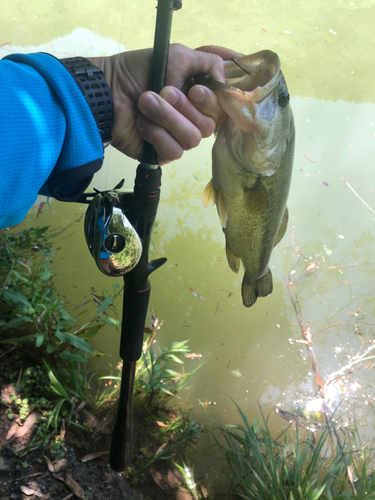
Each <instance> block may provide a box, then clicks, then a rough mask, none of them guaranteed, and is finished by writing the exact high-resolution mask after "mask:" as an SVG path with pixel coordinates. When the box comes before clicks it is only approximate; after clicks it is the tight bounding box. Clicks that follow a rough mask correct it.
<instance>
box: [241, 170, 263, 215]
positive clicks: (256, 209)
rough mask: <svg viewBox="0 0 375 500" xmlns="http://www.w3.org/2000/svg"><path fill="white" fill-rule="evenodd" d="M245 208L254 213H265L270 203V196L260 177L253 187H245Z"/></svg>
mask: <svg viewBox="0 0 375 500" xmlns="http://www.w3.org/2000/svg"><path fill="white" fill-rule="evenodd" d="M243 202H244V207H245V210H247V211H248V212H251V213H252V214H259V213H263V212H265V211H266V210H267V208H268V205H269V197H268V193H267V190H266V188H265V187H264V185H263V183H262V181H261V179H260V177H258V180H257V183H256V184H255V186H254V187H253V188H249V187H245V188H244V190H243Z"/></svg>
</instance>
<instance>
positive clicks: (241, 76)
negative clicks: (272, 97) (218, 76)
mask: <svg viewBox="0 0 375 500" xmlns="http://www.w3.org/2000/svg"><path fill="white" fill-rule="evenodd" d="M224 69H225V79H226V82H227V84H226V85H225V84H223V85H222V86H221V88H220V91H221V92H222V93H223V94H225V95H226V96H228V97H232V98H234V99H236V100H237V101H239V102H240V103H241V104H245V101H248V102H249V101H251V102H252V103H253V104H259V103H260V102H261V101H263V100H264V99H265V98H266V97H267V96H268V95H269V94H270V93H271V92H272V90H273V89H274V88H275V86H276V84H277V81H278V79H279V75H280V59H279V56H278V55H277V54H275V52H272V51H271V50H262V51H260V52H256V53H255V54H251V55H248V56H243V57H239V58H238V59H232V60H231V61H224Z"/></svg>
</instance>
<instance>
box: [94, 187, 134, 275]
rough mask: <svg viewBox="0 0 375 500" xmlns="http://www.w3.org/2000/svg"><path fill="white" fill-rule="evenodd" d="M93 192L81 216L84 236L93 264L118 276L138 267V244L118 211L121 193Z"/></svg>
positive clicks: (131, 227) (131, 228) (127, 222)
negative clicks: (83, 218) (83, 216)
mask: <svg viewBox="0 0 375 500" xmlns="http://www.w3.org/2000/svg"><path fill="white" fill-rule="evenodd" d="M122 184H123V181H122V182H121V183H120V184H118V185H117V186H116V187H115V188H114V189H113V190H112V191H106V192H103V193H101V192H99V191H96V192H97V195H96V196H95V197H94V198H93V199H92V200H91V202H90V203H89V206H88V208H87V211H86V215H85V225H84V230H85V237H86V242H87V246H88V247H89V250H90V253H91V255H92V256H93V258H94V260H95V262H96V265H97V266H98V268H99V269H100V271H101V272H102V273H104V274H105V275H107V276H122V275H124V274H126V273H128V272H129V271H131V270H132V269H134V267H135V266H136V265H137V264H138V262H139V259H140V258H141V255H142V242H141V240H140V238H139V236H138V233H137V231H136V230H135V229H134V227H133V226H132V225H131V223H130V222H129V220H128V219H127V217H126V216H125V214H124V212H123V210H122V208H121V194H120V193H119V192H118V191H116V189H117V188H119V187H121V186H122Z"/></svg>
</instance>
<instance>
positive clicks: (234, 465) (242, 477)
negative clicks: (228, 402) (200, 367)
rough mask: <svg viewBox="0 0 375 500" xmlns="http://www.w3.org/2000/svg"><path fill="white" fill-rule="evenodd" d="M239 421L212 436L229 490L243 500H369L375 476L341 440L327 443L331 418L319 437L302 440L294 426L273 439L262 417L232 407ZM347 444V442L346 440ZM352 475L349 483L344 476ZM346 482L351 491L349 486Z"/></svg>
mask: <svg viewBox="0 0 375 500" xmlns="http://www.w3.org/2000/svg"><path fill="white" fill-rule="evenodd" d="M236 406H237V410H238V413H239V414H240V417H241V419H242V424H238V425H226V426H222V427H220V428H219V429H218V433H216V434H214V439H215V442H216V445H217V446H218V447H219V449H220V451H221V452H222V454H223V457H224V458H225V464H226V475H227V477H228V479H229V480H230V482H231V492H232V493H233V494H234V495H235V496H236V497H238V498H244V499H248V500H318V499H323V498H327V499H329V500H339V499H342V500H344V499H349V498H353V499H354V498H355V499H357V500H359V499H364V498H375V474H373V475H372V476H368V475H367V472H366V468H367V465H368V460H369V457H368V459H367V460H366V459H365V456H364V455H363V452H362V455H361V454H360V450H358V449H357V448H354V449H353V446H352V445H353V443H352V442H350V441H343V444H342V446H341V447H337V446H336V447H335V446H333V445H332V446H331V441H330V433H331V430H332V426H333V418H332V419H331V420H330V421H329V422H328V424H327V425H326V426H325V427H323V429H322V431H321V432H320V433H319V437H317V436H315V434H313V433H311V434H310V436H309V437H308V438H307V439H305V438H304V437H302V436H301V434H300V431H299V427H298V425H297V426H296V433H295V436H293V438H292V437H291V436H290V435H289V434H288V432H286V433H285V435H284V439H283V441H282V442H281V443H279V442H276V441H275V440H274V439H273V438H272V436H271V433H270V430H269V428H268V419H266V418H265V417H264V415H263V413H262V418H263V421H262V423H261V422H259V421H254V422H253V423H252V424H250V423H249V422H248V420H247V418H246V416H245V415H244V413H243V412H242V410H241V409H240V407H239V406H238V405H236ZM348 442H349V444H348ZM351 473H352V476H356V479H355V480H354V479H353V477H352V478H351V481H350V480H349V479H350V478H349V479H348V475H349V476H350V474H351ZM350 482H352V489H351V488H350Z"/></svg>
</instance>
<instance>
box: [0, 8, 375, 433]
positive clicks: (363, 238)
mask: <svg viewBox="0 0 375 500" xmlns="http://www.w3.org/2000/svg"><path fill="white" fill-rule="evenodd" d="M155 4H156V2H155V1H154V0H147V1H145V2H129V1H126V0H125V1H124V0H117V1H116V0H115V1H111V2H109V1H104V2H103V0H101V1H98V0H94V1H90V2H84V1H74V2H73V1H71V0H59V2H51V1H50V0H48V1H47V0H35V1H34V2H26V1H24V0H19V1H17V2H8V3H7V4H6V5H3V7H2V15H1V19H0V27H1V29H0V33H1V37H2V39H1V40H0V43H4V45H1V47H0V57H4V56H5V55H7V54H9V53H12V52H34V51H44V52H50V53H52V54H54V55H56V56H57V57H68V56H74V55H82V56H98V55H111V54H114V53H117V52H119V51H122V50H131V49H137V48H144V47H149V46H152V43H153V34H154V24H155V15H156V10H155ZM374 22H375V0H362V1H354V2H351V1H350V0H337V1H332V2H326V1H323V0H319V1H315V2H307V1H299V2H295V1H291V0H287V1H286V0H284V1H281V0H269V1H267V0H259V1H258V0H254V1H248V2H244V1H243V0H242V1H239V0H232V1H231V2H230V3H228V2H224V1H223V0H206V1H205V2H202V1H199V0H185V1H184V2H183V9H182V10H181V11H179V12H177V13H175V15H174V19H173V27H172V42H180V43H183V44H185V45H188V46H190V47H192V48H194V47H198V46H201V45H220V46H225V47H229V48H231V49H234V50H237V51H239V52H243V53H246V54H250V53H252V52H256V51H258V50H261V49H263V48H267V49H271V50H273V51H275V52H277V53H278V55H279V57H280V59H281V66H282V71H283V73H284V76H285V78H286V81H287V84H288V88H289V92H290V95H291V105H292V108H293V112H294V116H295V123H296V134H297V142H296V152H295V160H294V173H293V180H292V187H291V193H290V197H289V202H288V208H289V214H290V220H289V225H288V230H287V233H286V235H285V237H284V238H283V240H282V241H281V243H280V244H279V245H278V246H277V247H276V248H275V250H274V252H273V256H272V260H271V268H272V273H273V276H274V291H273V293H272V295H270V296H269V297H266V298H263V299H260V300H258V302H257V303H256V305H255V306H254V307H253V308H251V309H246V308H245V307H243V305H242V300H241V280H242V271H241V272H240V274H239V275H236V274H234V273H232V272H231V270H230V269H229V267H228V265H227V263H226V257H225V250H224V236H223V233H222V231H221V227H220V223H219V219H218V216H217V213H216V209H215V208H207V209H203V207H202V203H201V196H202V192H203V189H204V186H205V185H206V183H207V182H208V180H209V179H210V178H211V173H210V168H211V167H210V165H211V148H212V145H213V141H214V139H213V138H209V139H206V140H204V141H202V144H201V145H200V146H199V147H198V148H196V149H195V150H193V151H190V152H188V153H185V155H184V156H183V158H182V159H181V160H179V161H178V162H175V163H173V164H171V165H168V166H166V167H164V168H163V180H162V182H163V184H162V198H161V201H160V205H159V211H158V217H157V223H158V224H157V227H156V228H155V231H154V234H153V244H152V251H153V253H154V255H155V257H161V256H166V257H167V258H168V262H167V264H166V265H165V266H164V267H163V268H162V269H160V270H159V271H157V272H156V273H155V274H153V275H152V279H151V282H152V294H151V299H150V312H151V309H155V310H156V311H157V315H158V317H159V319H164V325H163V327H162V329H161V330H160V332H159V334H158V344H159V345H161V346H167V345H169V344H170V343H171V342H172V341H176V340H185V339H188V340H189V346H190V347H191V349H192V350H193V351H194V352H195V353H200V354H202V355H203V357H204V359H206V360H207V361H206V363H205V365H204V366H203V368H201V370H200V371H199V372H198V373H197V374H196V375H195V377H194V379H193V381H192V384H191V388H190V390H189V391H187V392H186V393H185V399H186V400H187V401H189V402H190V403H192V404H194V405H199V404H200V403H199V402H203V403H205V402H206V401H207V405H205V404H204V405H202V408H201V411H200V417H199V418H200V419H201V420H202V421H204V422H205V423H209V424H211V425H214V424H223V423H233V422H234V421H238V415H237V412H236V409H235V407H234V405H233V403H232V401H231V400H230V398H229V396H230V397H231V398H233V400H234V401H235V402H236V403H237V404H238V405H239V406H240V407H241V408H242V410H243V411H244V413H245V414H246V415H247V416H248V417H249V419H250V420H251V419H253V418H259V410H258V402H259V403H260V404H261V405H262V408H263V411H264V412H265V414H268V413H269V412H272V413H271V424H272V425H273V426H275V427H276V428H277V427H280V426H281V424H282V421H281V420H280V419H279V417H278V416H277V415H276V414H275V413H274V412H273V411H272V410H273V408H275V407H276V406H281V408H283V409H285V410H288V411H293V410H294V411H295V410H296V408H297V406H299V405H300V406H306V405H307V404H308V403H309V401H311V400H312V399H313V396H314V394H315V393H316V392H317V389H318V386H317V385H316V383H315V377H314V371H313V368H312V365H311V362H310V358H309V356H308V352H307V350H306V346H305V345H304V344H303V343H301V342H292V341H291V340H290V339H298V340H303V337H302V332H301V328H300V325H299V324H298V319H297V316H296V312H295V306H296V307H299V310H300V318H301V322H302V324H303V325H308V326H309V328H310V330H311V332H312V336H313V342H314V344H313V347H314V352H315V356H316V359H317V364H318V367H319V372H320V374H321V376H322V378H323V381H326V380H327V377H328V376H329V375H330V374H332V373H333V372H335V371H337V370H339V369H341V368H343V367H345V366H347V365H349V363H351V362H353V361H356V359H357V358H355V356H356V355H357V353H358V352H360V354H361V355H362V354H363V353H365V351H366V349H368V348H370V347H371V345H372V342H374V341H375V335H374V324H375V320H374V315H375V314H374V304H375V303H374V299H373V297H374V288H375V267H374V264H375V257H374V247H375V231H374V228H375V212H374V210H375V181H374V178H375V177H374V165H375V104H374V103H375V84H374V82H375V65H374V62H373V48H374V44H375V34H374V33H375V32H374V29H373V27H374ZM6 42H8V43H6ZM136 167H137V162H135V161H133V160H130V159H128V158H125V157H124V156H122V155H121V154H120V153H118V152H117V151H116V150H114V149H111V148H109V149H108V150H107V151H106V157H105V164H104V166H103V168H102V170H101V171H100V172H99V173H98V174H97V176H96V177H95V180H94V182H93V186H94V187H96V188H98V189H110V188H113V187H114V185H115V184H116V183H117V182H118V181H119V180H120V179H121V178H123V177H125V179H126V184H125V185H126V187H127V188H132V187H133V182H134V176H135V169H136ZM41 201H43V199H42V198H40V199H38V200H37V202H36V204H35V208H34V209H32V210H31V212H30V214H29V216H28V217H27V219H26V221H25V223H24V225H27V226H30V225H35V224H42V225H49V224H51V225H53V226H59V227H60V226H64V225H65V224H67V223H69V222H71V221H73V220H75V219H78V218H79V217H80V216H81V215H82V214H83V213H84V211H85V207H84V206H80V205H66V204H62V203H59V202H56V201H53V200H51V202H50V205H51V206H50V208H49V207H44V212H43V213H42V214H40V215H39V217H38V218H36V211H37V207H38V205H39V204H40V202H41ZM365 203H366V204H367V205H365ZM57 246H58V251H57V253H56V258H55V262H54V264H55V266H56V267H55V275H56V277H55V282H56V285H57V288H58V290H59V294H60V296H61V297H63V298H64V299H65V300H67V301H68V303H69V304H70V307H71V309H73V308H74V307H75V306H77V305H78V304H81V303H83V302H85V301H86V300H88V299H89V298H90V292H91V287H94V288H95V289H96V290H98V291H101V290H103V289H104V288H107V289H111V288H112V284H114V283H115V282H116V280H113V279H111V278H106V277H105V276H104V275H102V274H101V273H100V272H99V271H98V270H97V269H96V267H95V264H94V261H93V260H92V259H91V257H90V256H89V253H88V250H87V248H86V243H85V241H84V235H83V220H81V221H80V222H77V223H76V224H75V226H74V230H73V229H72V230H69V231H68V233H67V237H62V238H61V241H59V243H58V245H57ZM288 284H289V288H288ZM291 284H293V286H292V285H291ZM190 289H192V290H194V291H195V292H196V293H197V294H199V295H200V296H201V297H203V298H204V301H202V300H200V299H199V298H197V297H196V296H195V295H194V294H193V293H192V292H191V290H190ZM292 299H293V300H292ZM293 301H294V302H293ZM119 307H120V303H119ZM367 339H369V342H368V343H366V342H365V343H364V344H363V340H364V341H366V340H367ZM93 345H94V347H95V348H97V349H99V350H101V351H103V352H105V354H106V357H105V358H102V360H101V362H100V363H101V364H100V365H99V367H98V368H99V369H100V370H102V371H103V372H108V360H109V361H110V362H111V363H112V365H113V366H115V365H116V363H117V361H118V360H119V355H118V351H119V331H116V330H115V329H114V328H108V329H107V330H103V331H102V333H101V334H100V335H99V336H98V337H97V338H95V339H94V341H93ZM365 357H366V358H369V359H368V360H367V361H365V362H356V363H355V364H353V365H352V371H353V373H352V375H351V376H350V377H349V378H347V379H341V383H340V384H336V385H332V388H331V389H330V395H329V397H330V402H331V406H332V408H334V407H335V406H336V405H337V404H338V403H339V402H340V401H341V400H342V399H344V400H345V408H350V409H355V411H356V415H357V417H358V421H357V424H358V425H359V427H360V430H361V433H362V436H363V438H364V439H367V438H368V437H370V436H372V435H373V433H374V432H373V431H374V425H373V420H372V415H373V411H372V405H373V404H374V397H375V391H374V387H373V382H372V381H373V370H371V364H372V362H373V361H374V360H373V359H372V358H371V351H368V354H365ZM197 363H199V360H197V359H194V360H191V359H187V360H186V362H185V368H186V369H187V370H189V369H191V368H194V367H195V366H196V365H197ZM343 373H344V374H347V373H348V369H347V370H346V371H343ZM209 403H213V404H209Z"/></svg>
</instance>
